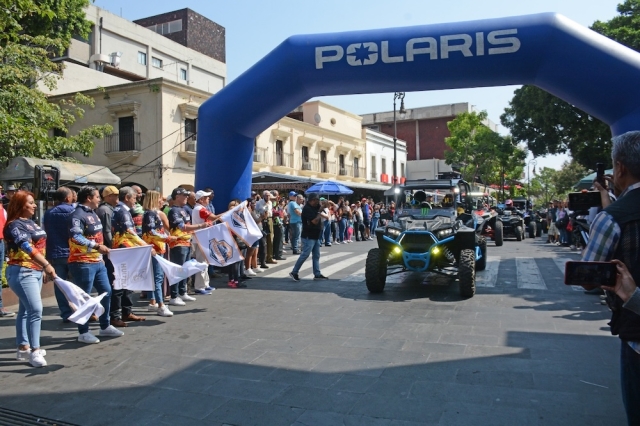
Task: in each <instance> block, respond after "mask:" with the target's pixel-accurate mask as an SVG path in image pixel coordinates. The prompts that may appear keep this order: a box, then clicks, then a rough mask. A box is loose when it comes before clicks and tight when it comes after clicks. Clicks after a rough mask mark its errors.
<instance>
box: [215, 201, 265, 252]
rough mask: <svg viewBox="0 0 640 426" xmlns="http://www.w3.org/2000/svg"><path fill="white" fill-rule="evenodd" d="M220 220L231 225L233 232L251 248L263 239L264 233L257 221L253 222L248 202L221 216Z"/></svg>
mask: <svg viewBox="0 0 640 426" xmlns="http://www.w3.org/2000/svg"><path fill="white" fill-rule="evenodd" d="M220 220H221V221H222V222H224V223H226V224H227V225H229V229H230V230H231V232H233V233H234V234H236V235H237V236H238V238H240V239H241V240H243V241H244V242H245V243H246V244H247V246H249V247H251V246H252V245H253V243H255V242H256V241H258V240H259V239H260V238H262V231H261V230H260V228H258V225H256V221H255V220H253V216H251V212H250V211H249V209H248V208H247V202H246V201H243V202H242V203H240V204H239V205H238V206H236V207H235V208H234V209H232V210H229V211H228V212H226V213H224V214H223V215H222V216H220Z"/></svg>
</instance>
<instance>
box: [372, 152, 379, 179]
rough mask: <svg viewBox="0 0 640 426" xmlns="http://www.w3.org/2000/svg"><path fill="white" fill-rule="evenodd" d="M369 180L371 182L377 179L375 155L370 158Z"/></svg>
mask: <svg viewBox="0 0 640 426" xmlns="http://www.w3.org/2000/svg"><path fill="white" fill-rule="evenodd" d="M371 179H372V180H377V179H378V173H377V172H376V156H375V155H372V156H371Z"/></svg>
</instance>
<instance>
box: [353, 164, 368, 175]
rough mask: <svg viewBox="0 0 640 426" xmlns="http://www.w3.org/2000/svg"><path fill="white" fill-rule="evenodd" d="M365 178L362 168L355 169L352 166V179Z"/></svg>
mask: <svg viewBox="0 0 640 426" xmlns="http://www.w3.org/2000/svg"><path fill="white" fill-rule="evenodd" d="M365 176H366V172H365V170H364V167H356V166H353V177H354V178H364V177H365Z"/></svg>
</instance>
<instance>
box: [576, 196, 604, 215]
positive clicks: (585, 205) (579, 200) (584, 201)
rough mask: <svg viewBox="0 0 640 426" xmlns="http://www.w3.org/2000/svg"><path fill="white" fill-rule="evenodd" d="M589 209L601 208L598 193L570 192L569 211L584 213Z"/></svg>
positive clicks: (600, 199)
mask: <svg viewBox="0 0 640 426" xmlns="http://www.w3.org/2000/svg"><path fill="white" fill-rule="evenodd" d="M591 207H600V208H602V197H601V196H600V192H598V191H588V192H570V193H569V209H570V210H572V211H574V212H586V211H589V209H590V208H591Z"/></svg>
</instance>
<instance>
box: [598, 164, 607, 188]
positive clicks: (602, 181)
mask: <svg viewBox="0 0 640 426" xmlns="http://www.w3.org/2000/svg"><path fill="white" fill-rule="evenodd" d="M596 182H598V183H599V184H600V185H601V186H602V187H603V188H606V187H607V182H606V180H605V179H604V163H596Z"/></svg>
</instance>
